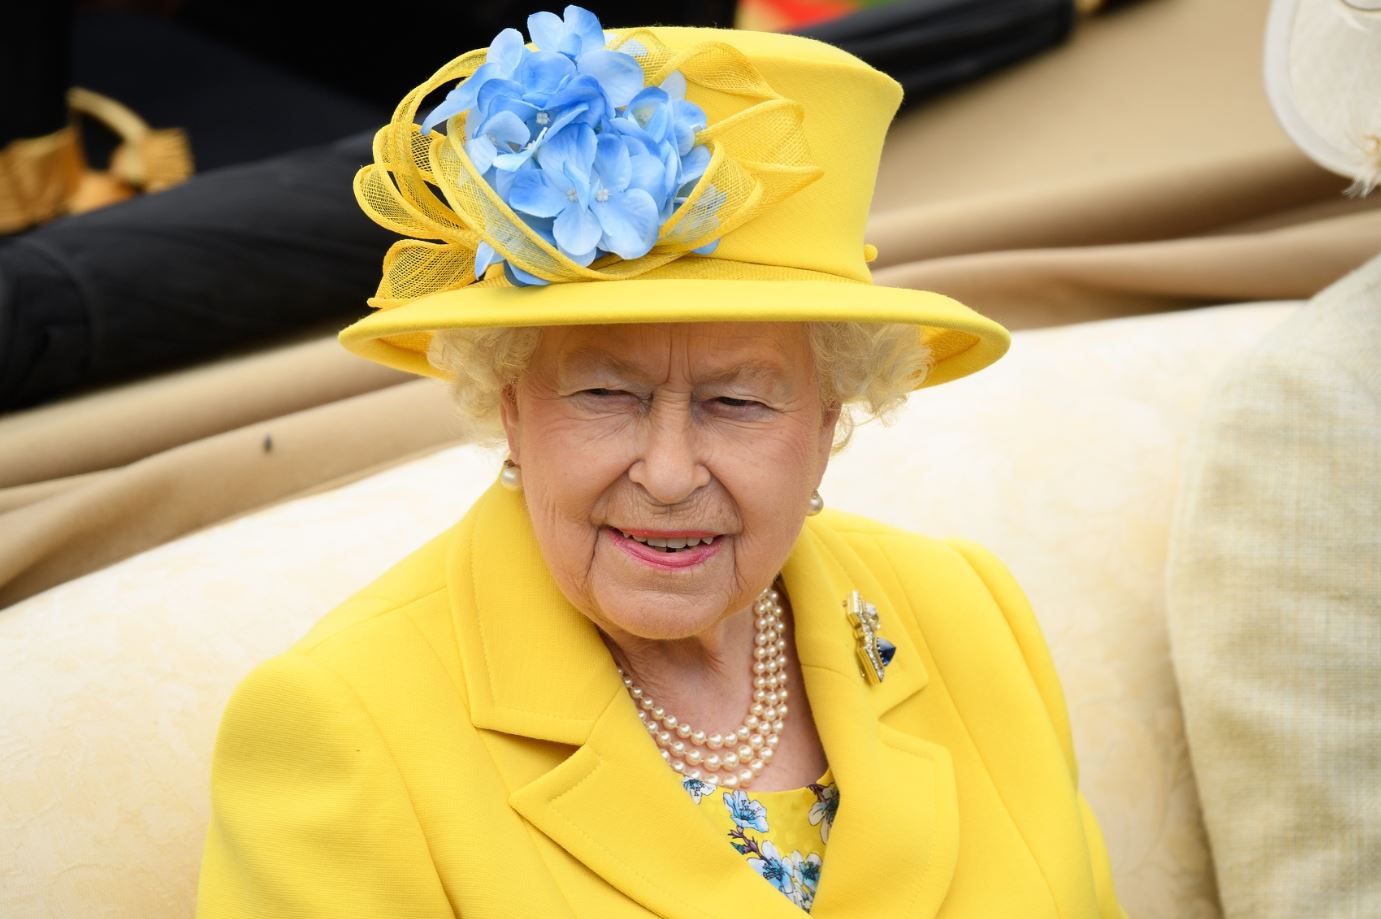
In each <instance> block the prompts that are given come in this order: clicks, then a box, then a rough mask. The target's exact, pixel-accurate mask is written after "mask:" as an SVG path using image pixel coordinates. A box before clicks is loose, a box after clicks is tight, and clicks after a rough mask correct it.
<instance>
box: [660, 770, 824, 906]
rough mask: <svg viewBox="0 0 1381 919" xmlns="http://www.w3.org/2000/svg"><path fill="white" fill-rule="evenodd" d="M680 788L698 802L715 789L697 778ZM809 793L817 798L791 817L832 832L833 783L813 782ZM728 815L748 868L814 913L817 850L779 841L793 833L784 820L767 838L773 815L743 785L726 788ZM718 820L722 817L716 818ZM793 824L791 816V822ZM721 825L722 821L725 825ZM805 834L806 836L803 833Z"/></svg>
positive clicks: (818, 869) (734, 843)
mask: <svg viewBox="0 0 1381 919" xmlns="http://www.w3.org/2000/svg"><path fill="white" fill-rule="evenodd" d="M681 787H682V788H684V789H685V790H686V793H687V794H689V795H690V796H691V800H692V801H694V802H695V804H697V805H700V804H701V802H702V801H703V800H704V799H706V798H710V797H712V795H711V792H713V791H714V790H715V788H716V785H714V784H712V783H710V782H706V781H704V780H703V779H699V778H689V777H687V778H683V779H682V780H681ZM807 790H808V791H809V793H810V794H811V795H813V796H814V797H815V803H814V804H812V805H811V810H810V813H806V811H805V810H804V804H805V802H804V801H803V802H800V803H799V804H798V805H797V806H799V807H802V810H799V811H795V810H789V811H788V814H791V815H793V817H794V819H799V820H800V821H801V822H802V823H803V824H805V823H806V821H807V820H808V821H809V825H812V826H816V825H818V826H820V828H821V834H822V836H827V835H828V834H829V824H830V822H831V821H832V820H833V819H834V813H835V809H836V808H837V806H838V800H839V792H838V788H837V787H836V785H835V784H834V783H833V782H830V783H828V784H823V785H822V784H819V783H812V784H811V785H808V786H806V788H805V789H802V791H803V792H804V791H807ZM723 800H724V806H725V813H726V814H727V817H728V819H727V820H726V821H725V822H726V823H728V824H730V825H731V826H732V828H731V829H730V830H729V831H728V836H729V844H730V845H732V846H733V847H734V851H735V852H738V853H739V854H740V855H742V856H745V859H744V860H745V861H746V862H747V863H748V866H749V867H751V868H752V869H753V870H754V871H756V872H757V873H758V874H759V875H761V876H762V877H763V878H764V879H765V880H766V881H768V883H770V884H771V885H772V886H773V887H775V888H777V889H778V890H779V891H781V892H782V893H783V894H784V895H786V897H787V899H789V900H790V901H791V902H792V903H794V904H796V905H797V906H799V907H801V909H803V910H805V911H806V912H810V910H811V907H812V906H813V905H814V903H815V894H816V891H817V890H818V889H819V886H820V872H821V866H822V864H823V860H822V858H821V856H820V854H819V853H816V852H809V851H807V852H804V853H803V852H801V851H800V850H798V849H788V847H785V846H781V845H779V842H780V841H781V840H782V839H784V838H789V837H790V836H791V835H792V834H791V832H789V831H788V830H786V829H785V828H784V827H783V826H782V825H780V821H778V825H777V831H776V832H777V837H778V838H777V840H772V839H768V838H766V837H765V836H761V835H758V834H762V833H767V832H768V831H769V829H768V824H769V818H770V816H771V815H770V814H769V813H768V808H769V806H770V804H765V803H764V802H762V801H758V800H754V799H753V798H751V797H749V795H748V793H747V792H746V791H744V790H742V789H736V790H734V791H732V792H730V791H725V792H724V796H723ZM716 822H717V823H718V822H719V821H718V819H716ZM788 822H790V819H789V820H788ZM722 825H723V824H721V826H722ZM804 829H805V827H804V826H803V827H799V828H797V829H795V830H794V832H795V833H802V831H803V830H804ZM802 838H804V834H803V837H802Z"/></svg>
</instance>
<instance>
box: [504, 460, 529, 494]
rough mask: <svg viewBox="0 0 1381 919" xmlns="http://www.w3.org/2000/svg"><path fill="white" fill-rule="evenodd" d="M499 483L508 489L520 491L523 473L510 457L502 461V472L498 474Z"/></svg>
mask: <svg viewBox="0 0 1381 919" xmlns="http://www.w3.org/2000/svg"><path fill="white" fill-rule="evenodd" d="M499 484H501V485H503V487H504V488H507V489H508V490H509V491H522V488H523V475H522V470H520V469H519V468H518V464H517V463H515V462H513V460H511V459H506V460H504V461H503V472H502V473H500V474H499Z"/></svg>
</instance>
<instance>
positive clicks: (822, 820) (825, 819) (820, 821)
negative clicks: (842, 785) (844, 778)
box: [810, 782, 839, 842]
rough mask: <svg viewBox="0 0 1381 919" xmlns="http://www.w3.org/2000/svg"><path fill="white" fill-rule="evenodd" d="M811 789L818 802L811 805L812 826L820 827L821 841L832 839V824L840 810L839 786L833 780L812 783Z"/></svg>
mask: <svg viewBox="0 0 1381 919" xmlns="http://www.w3.org/2000/svg"><path fill="white" fill-rule="evenodd" d="M810 790H811V791H813V792H815V797H816V799H817V800H816V802H815V803H814V804H812V805H811V807H810V823H811V826H819V827H820V841H821V842H829V841H830V826H831V825H832V824H833V823H834V815H835V814H836V813H838V812H839V786H838V785H836V784H834V783H833V782H831V783H830V784H828V785H819V784H815V783H812V784H811V785H810Z"/></svg>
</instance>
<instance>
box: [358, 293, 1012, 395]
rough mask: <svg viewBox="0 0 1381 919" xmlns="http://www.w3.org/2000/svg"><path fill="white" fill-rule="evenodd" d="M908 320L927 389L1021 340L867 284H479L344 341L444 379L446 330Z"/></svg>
mask: <svg viewBox="0 0 1381 919" xmlns="http://www.w3.org/2000/svg"><path fill="white" fill-rule="evenodd" d="M791 321H797V322H838V321H851V322H904V323H912V324H914V325H916V326H917V327H918V331H919V334H920V335H921V338H922V341H923V342H924V343H925V344H926V345H927V346H929V347H930V349H931V351H932V353H933V354H934V357H935V363H934V366H933V368H932V369H931V371H930V373H929V374H927V375H926V377H925V378H924V380H923V381H922V383H921V385H920V387H918V388H924V387H926V386H934V385H937V384H939V383H945V382H948V381H950V380H955V379H958V378H959V377H962V376H966V375H968V374H970V373H973V372H975V371H978V370H981V369H983V368H984V367H987V366H988V365H989V364H991V363H993V362H994V361H996V360H997V359H998V358H1000V357H1002V355H1003V354H1005V353H1006V352H1007V348H1008V347H1009V345H1010V344H1011V335H1010V333H1009V332H1008V331H1007V329H1005V328H1004V327H1002V326H1001V325H999V324H998V323H996V322H994V321H993V320H991V319H988V318H987V317H986V316H983V315H980V314H979V313H976V312H974V311H973V310H972V309H970V308H969V307H967V306H965V305H964V304H962V303H960V302H959V301H957V300H954V299H951V298H949V297H946V296H944V295H943V294H938V293H934V292H931V291H924V290H910V289H907V288H898V287H881V286H877V285H874V284H864V283H858V282H832V281H814V280H811V281H786V280H771V281H763V280H687V279H683V278H678V279H666V278H663V279H647V280H643V279H636V278H635V279H630V280H623V281H618V282H589V283H574V284H552V285H549V286H545V287H521V288H516V287H506V286H499V285H495V286H485V285H473V286H469V287H463V288H459V289H456V290H447V291H440V292H438V293H435V294H430V295H428V296H425V297H419V298H417V299H415V300H411V301H408V302H407V303H403V304H401V305H399V306H396V307H392V308H389V309H380V310H377V311H375V312H373V313H371V314H370V315H368V316H366V317H364V318H363V319H361V320H359V321H358V322H356V323H354V324H353V325H350V326H348V327H347V328H345V329H342V330H341V331H340V333H339V334H338V336H337V337H338V338H339V340H340V343H341V344H342V345H343V346H344V347H345V348H346V349H348V350H349V351H351V352H352V353H354V354H358V355H359V356H361V357H364V358H367V359H369V360H372V361H376V362H378V363H380V364H385V365H387V366H390V367H395V368H397V369H399V370H405V371H407V372H409V373H415V374H419V375H422V376H429V377H435V378H438V379H441V378H444V375H443V374H442V373H441V372H440V371H439V370H437V368H435V367H434V366H432V365H431V364H430V363H429V362H428V361H427V357H426V352H427V346H428V344H429V342H430V340H431V333H432V331H433V330H436V329H446V328H465V327H483V326H548V325H553V326H554V325H602V324H613V323H639V322H791Z"/></svg>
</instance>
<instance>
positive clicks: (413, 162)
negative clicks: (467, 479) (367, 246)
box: [339, 8, 1010, 386]
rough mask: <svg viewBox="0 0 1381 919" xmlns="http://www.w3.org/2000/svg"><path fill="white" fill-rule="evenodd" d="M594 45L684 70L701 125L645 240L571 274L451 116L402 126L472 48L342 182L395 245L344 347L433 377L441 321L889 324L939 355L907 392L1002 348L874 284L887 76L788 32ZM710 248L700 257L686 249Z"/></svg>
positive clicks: (949, 312) (917, 294)
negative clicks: (704, 152) (697, 165)
mask: <svg viewBox="0 0 1381 919" xmlns="http://www.w3.org/2000/svg"><path fill="white" fill-rule="evenodd" d="M570 10H571V8H568V9H567V18H568V20H569V18H570V15H571V14H570ZM580 12H581V13H584V11H583V10H581V11H580ZM538 15H547V16H550V14H538ZM530 23H531V20H530ZM534 32H535V29H534ZM595 34H596V35H598V33H595ZM534 37H536V36H534ZM604 37H605V39H606V40H607V42H608V47H609V48H610V49H614V50H618V51H621V52H624V53H629V54H632V55H633V56H634V58H635V59H636V60H637V63H638V64H639V65H640V66H641V68H642V71H643V76H644V80H645V85H647V86H661V85H671V83H665V84H664V81H666V80H668V78H669V77H671V78H672V79H673V80H675V81H679V80H680V78H679V77H675V76H674V74H675V73H677V72H679V73H680V74H681V75H683V76H684V79H685V89H684V98H685V99H686V100H687V101H688V102H693V103H694V104H695V105H698V106H699V107H700V109H702V110H703V112H704V114H705V120H706V127H705V128H704V129H703V130H701V131H699V132H698V133H697V134H696V135H695V142H696V143H697V144H700V143H703V144H705V146H706V147H707V148H708V149H709V151H710V154H711V156H710V159H709V164H708V166H707V167H706V168H705V171H704V173H703V174H702V175H700V177H699V179H698V180H697V181H696V184H695V185H694V188H693V190H692V191H690V192H689V194H688V195H687V196H685V200H684V201H682V200H681V199H680V198H678V199H676V200H677V202H678V203H677V204H676V207H675V211H674V213H672V215H671V216H670V218H669V219H666V220H665V221H664V222H662V223H661V225H660V229H659V230H658V231H657V236H656V242H655V244H654V245H653V246H652V248H651V249H650V250H649V251H647V252H646V253H645V254H644V255H642V256H640V257H637V258H628V259H624V258H620V257H619V256H618V255H615V254H612V253H609V254H601V257H599V258H597V259H595V260H593V261H591V262H589V263H588V264H585V265H582V264H580V262H579V261H577V260H574V259H572V258H570V257H568V254H567V253H566V252H565V251H564V250H562V249H559V248H558V247H556V246H554V245H552V243H551V237H550V235H549V234H547V235H543V234H541V233H538V232H535V231H534V230H533V229H532V228H531V227H530V226H529V225H528V222H525V218H524V217H522V216H520V215H519V214H518V213H517V212H516V211H514V210H513V209H511V208H510V206H509V204H508V203H507V201H506V199H505V198H504V197H503V196H501V195H500V194H499V193H498V192H497V191H496V189H495V188H494V187H492V186H491V184H490V183H489V182H488V181H486V180H485V179H484V178H483V177H482V176H481V173H480V172H478V171H477V170H476V168H475V163H474V162H473V161H472V159H471V157H470V156H469V155H467V152H466V145H465V138H466V132H465V124H464V115H463V114H462V115H456V116H453V117H450V118H448V119H447V120H446V131H445V132H444V133H443V132H442V131H439V130H428V131H425V132H424V130H423V128H422V127H421V126H420V125H419V124H418V123H416V121H415V116H416V115H417V112H418V108H419V106H420V105H421V104H422V102H423V100H424V98H425V97H426V96H428V94H430V93H432V92H433V91H435V90H437V89H438V88H440V87H442V86H445V85H447V84H449V83H451V82H452V81H456V80H463V79H465V78H468V77H470V75H471V74H474V73H475V71H476V70H477V69H478V68H479V67H480V65H482V64H484V63H485V61H486V55H487V52H486V51H485V50H483V49H481V50H478V51H471V52H468V53H466V54H463V55H461V56H460V57H458V58H456V59H454V60H452V61H451V62H449V63H448V64H446V65H445V66H443V67H442V68H441V69H440V70H438V71H437V72H436V73H435V74H433V75H432V77H431V78H430V79H428V80H427V81H426V82H425V83H423V84H421V85H419V86H417V87H415V88H414V89H412V90H411V91H410V92H409V93H408V94H407V95H406V96H405V97H404V98H403V100H402V102H401V103H399V105H398V108H397V110H396V111H395V112H394V116H393V120H392V121H391V122H390V123H389V124H387V125H385V126H384V127H383V128H381V129H380V130H379V131H378V133H377V134H376V135H375V138H374V162H373V163H372V164H370V165H367V166H365V167H363V168H362V169H360V171H359V173H358V174H357V175H356V177H355V182H354V190H355V196H356V200H357V201H358V202H359V204H360V206H361V207H362V208H363V209H364V210H365V212H366V213H367V214H368V215H369V216H370V217H371V218H373V219H374V220H375V221H376V222H378V223H380V224H382V225H383V226H385V227H387V228H389V229H391V230H393V231H395V232H398V233H400V234H401V235H403V236H404V237H407V238H404V239H400V240H398V241H397V242H395V243H394V244H393V246H392V247H391V248H390V249H389V251H388V253H387V255H386V256H385V257H384V264H383V278H382V280H381V282H380V284H379V288H378V291H377V293H376V294H375V296H373V297H371V298H370V299H369V301H368V303H369V305H370V306H372V307H375V308H376V309H375V311H374V312H373V313H371V314H370V315H368V316H366V317H365V318H363V319H361V320H359V321H358V322H355V323H354V324H353V325H351V326H349V327H348V328H345V329H343V330H342V331H341V332H340V333H339V339H340V342H341V343H342V344H343V345H344V346H345V347H346V348H348V349H349V350H350V351H352V352H354V353H356V354H359V355H360V356H362V357H365V358H368V359H370V360H373V361H377V362H379V363H382V364H386V365H389V366H392V367H396V368H399V369H402V370H406V371H410V372H412V373H417V374H421V375H425V376H433V377H441V376H442V372H441V371H440V370H438V369H437V368H435V367H433V366H432V365H431V364H430V363H429V362H428V361H427V356H426V355H427V349H428V345H429V343H430V340H431V334H432V331H433V330H437V329H444V328H455V327H464V326H545V325H565V324H600V323H636V322H700V321H744V322H775V321H790V320H796V321H857V322H903V323H914V324H915V325H917V326H918V334H919V335H920V336H921V337H922V340H923V341H924V342H925V344H927V345H928V346H929V347H930V349H931V351H932V353H933V355H934V360H935V362H934V365H933V367H932V369H931V370H930V372H929V373H928V374H927V375H926V376H925V378H924V380H923V381H922V383H921V384H920V385H921V386H930V385H935V384H937V383H943V382H946V381H949V380H953V379H956V378H957V377H961V376H964V375H966V374H969V373H972V372H974V371H976V370H980V369H982V368H983V367H986V366H987V365H989V364H991V363H992V362H993V361H995V360H997V359H998V358H999V357H1001V356H1002V355H1003V354H1004V353H1005V352H1006V350H1007V347H1008V344H1009V342H1010V337H1009V335H1008V332H1007V330H1006V329H1004V328H1003V327H1002V326H1001V325H999V324H998V323H996V322H994V321H992V320H991V319H988V318H986V317H984V316H982V315H979V314H978V313H976V312H974V311H973V310H971V309H969V308H968V307H966V306H964V305H963V304H962V303H959V302H958V301H956V300H953V299H951V298H949V297H946V296H944V295H942V294H939V293H934V292H930V291H921V290H910V289H903V288H893V287H882V286H878V285H875V284H873V283H872V276H871V274H870V272H869V270H868V266H867V263H868V262H869V261H871V260H872V259H873V257H874V256H875V255H876V250H875V249H874V248H873V247H872V246H871V245H868V244H866V243H865V242H864V230H865V227H866V224H867V219H868V210H869V205H870V202H871V199H872V194H873V187H874V184H875V182H876V178H877V168H878V161H879V158H880V156H881V152H882V144H883V139H884V137H885V135H886V132H887V128H888V125H889V123H890V122H891V120H892V118H893V116H894V115H895V113H896V111H897V109H898V107H899V106H900V104H901V97H902V88H901V86H900V85H899V84H898V83H897V82H896V81H895V80H893V79H892V78H891V77H889V76H887V75H886V74H884V73H882V72H881V71H878V70H876V69H874V68H872V67H870V66H869V65H868V64H866V63H864V62H863V61H861V60H859V59H858V58H856V57H854V56H853V55H851V54H849V53H847V52H845V51H842V50H840V49H839V48H836V47H834V46H832V45H828V44H825V43H823V42H820V41H816V40H814V39H809V38H803V37H800V36H794V35H785V34H778V33H770V32H750V31H741V30H734V29H711V28H685V27H661V26H656V27H647V28H639V29H613V30H608V31H606V32H604ZM539 119H540V116H539ZM537 123H539V124H540V123H542V122H541V121H540V120H539V121H538V122H537ZM538 156H539V157H540V156H541V151H538ZM491 175H492V173H491ZM688 184H689V183H688ZM649 239H650V237H649ZM716 241H717V244H716ZM481 244H487V246H488V247H492V254H494V255H496V256H498V257H501V258H504V259H506V261H507V262H508V263H509V264H510V265H512V266H514V267H520V268H521V269H522V271H523V272H524V273H525V275H524V276H530V277H531V278H532V279H533V280H540V281H542V282H545V283H542V284H540V285H536V286H515V285H514V284H513V283H511V282H510V278H511V277H512V276H510V275H506V274H505V272H504V271H502V270H499V268H500V267H502V266H498V265H491V266H489V268H488V270H487V271H485V272H484V277H483V278H482V279H478V280H477V279H476V278H475V264H476V257H475V254H476V250H477V248H482V247H481ZM707 244H713V248H712V251H710V254H708V255H702V254H698V253H696V252H693V251H692V250H694V249H701V250H702V251H706V250H710V245H707ZM482 251H486V252H488V250H487V249H482ZM486 258H487V256H481V262H482V263H483V262H484V261H485V259H486Z"/></svg>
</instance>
